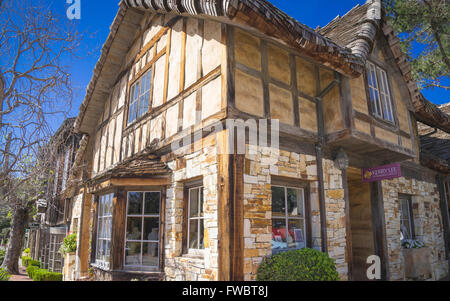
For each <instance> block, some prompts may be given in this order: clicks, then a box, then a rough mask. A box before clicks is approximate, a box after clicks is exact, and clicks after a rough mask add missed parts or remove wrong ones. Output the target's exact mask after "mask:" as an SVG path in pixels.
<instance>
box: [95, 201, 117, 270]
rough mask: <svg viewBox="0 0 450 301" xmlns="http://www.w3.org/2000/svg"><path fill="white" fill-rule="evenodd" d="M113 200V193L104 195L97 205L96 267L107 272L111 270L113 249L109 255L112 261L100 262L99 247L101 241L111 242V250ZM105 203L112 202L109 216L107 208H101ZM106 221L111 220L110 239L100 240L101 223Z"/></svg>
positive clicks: (103, 238)
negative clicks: (102, 203) (105, 209)
mask: <svg viewBox="0 0 450 301" xmlns="http://www.w3.org/2000/svg"><path fill="white" fill-rule="evenodd" d="M113 198H114V194H113V193H110V194H104V195H101V196H99V197H98V205H97V208H98V209H97V210H98V212H97V237H96V248H95V265H96V266H98V267H100V268H102V269H106V270H109V267H110V261H111V249H110V254H109V256H110V258H109V259H110V260H109V261H103V260H100V259H98V250H99V249H98V247H99V242H100V241H109V246H110V248H111V235H112V222H113V220H112V219H113V216H112V212H113ZM105 201H107V202H110V206H109V207H110V208H111V212H108V214H107V215H106V214H105V213H106V212H105V211H104V208H105V206H104V205H103V206H101V202H105ZM100 208H102V209H103V210H102V212H100V210H99V209H100ZM100 214H101V215H100ZM105 219H110V221H111V222H110V224H109V225H110V229H109V231H108V232H109V238H108V237H102V238H100V237H99V236H100V231H99V229H100V221H101V222H103V221H104V220H105Z"/></svg>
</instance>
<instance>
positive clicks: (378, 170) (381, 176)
mask: <svg viewBox="0 0 450 301" xmlns="http://www.w3.org/2000/svg"><path fill="white" fill-rule="evenodd" d="M401 176H402V169H401V167H400V163H396V164H389V165H384V166H380V167H373V168H365V169H363V171H362V180H363V182H364V183H370V182H376V181H381V180H390V179H395V178H400V177H401Z"/></svg>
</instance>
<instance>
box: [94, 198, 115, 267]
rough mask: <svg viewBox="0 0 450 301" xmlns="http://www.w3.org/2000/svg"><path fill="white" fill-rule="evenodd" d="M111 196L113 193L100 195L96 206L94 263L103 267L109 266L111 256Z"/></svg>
mask: <svg viewBox="0 0 450 301" xmlns="http://www.w3.org/2000/svg"><path fill="white" fill-rule="evenodd" d="M113 196H114V195H113V194H107V195H102V196H100V197H99V200H98V207H97V211H98V215H97V217H98V218H97V253H96V256H95V259H96V260H95V263H96V264H97V265H98V266H101V267H103V268H109V261H110V256H111V229H112V201H113Z"/></svg>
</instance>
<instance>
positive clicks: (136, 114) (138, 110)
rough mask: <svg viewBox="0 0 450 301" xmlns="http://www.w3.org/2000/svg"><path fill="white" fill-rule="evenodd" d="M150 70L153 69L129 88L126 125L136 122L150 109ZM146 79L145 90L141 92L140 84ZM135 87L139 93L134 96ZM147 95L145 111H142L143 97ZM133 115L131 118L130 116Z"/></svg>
mask: <svg viewBox="0 0 450 301" xmlns="http://www.w3.org/2000/svg"><path fill="white" fill-rule="evenodd" d="M152 70H153V67H151V68H149V70H148V71H146V72H145V73H144V74H143V75H142V76H141V77H140V78H139V79H138V80H136V81H135V82H134V83H133V84H132V85H131V87H130V101H129V103H130V105H129V106H128V125H130V124H131V123H133V122H135V121H136V120H138V119H139V118H140V117H142V116H143V115H145V113H147V112H148V111H149V109H150V101H151V88H152V84H153V83H152ZM145 79H148V82H147V87H146V88H145V89H146V90H145V91H143V90H142V86H143V85H142V84H143V83H144V80H145ZM136 86H138V88H139V91H138V92H137V94H136ZM146 94H148V102H147V110H146V111H144V110H142V109H143V107H142V105H141V104H142V100H143V99H144V96H145V95H146ZM134 105H136V107H135V111H133V106H134ZM132 113H133V116H132Z"/></svg>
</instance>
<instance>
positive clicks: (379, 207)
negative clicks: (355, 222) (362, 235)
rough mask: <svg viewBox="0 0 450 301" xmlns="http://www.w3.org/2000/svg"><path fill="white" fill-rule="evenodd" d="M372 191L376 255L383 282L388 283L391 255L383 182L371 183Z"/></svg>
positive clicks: (371, 201) (371, 203) (371, 202)
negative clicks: (387, 237)
mask: <svg viewBox="0 0 450 301" xmlns="http://www.w3.org/2000/svg"><path fill="white" fill-rule="evenodd" d="M370 191H371V198H370V206H371V208H372V224H373V236H374V246H375V253H376V255H378V256H379V257H380V259H381V280H384V281H388V280H389V278H390V275H389V253H388V247H387V241H386V223H385V218H384V203H383V190H382V187H381V182H373V183H371V184H370Z"/></svg>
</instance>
